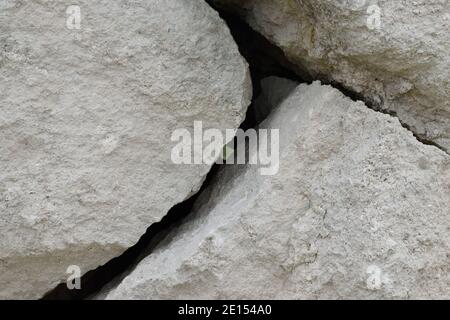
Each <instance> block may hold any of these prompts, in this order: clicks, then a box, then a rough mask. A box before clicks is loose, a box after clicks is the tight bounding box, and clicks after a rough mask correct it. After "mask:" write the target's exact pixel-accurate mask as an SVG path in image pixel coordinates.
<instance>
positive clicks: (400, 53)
mask: <svg viewBox="0 0 450 320" xmlns="http://www.w3.org/2000/svg"><path fill="white" fill-rule="evenodd" d="M212 2H213V3H216V4H218V5H220V6H224V7H226V8H228V9H230V8H231V10H234V11H236V12H238V13H239V14H240V15H241V16H242V17H243V18H244V19H245V20H246V21H247V22H248V23H249V24H250V25H251V26H252V28H254V29H255V30H256V31H258V32H260V33H262V34H263V35H264V36H265V37H267V38H268V39H269V40H270V41H272V42H273V43H274V44H276V45H278V46H279V47H280V48H281V49H283V51H284V52H285V54H286V56H287V58H288V59H289V60H291V62H293V63H295V64H296V65H297V66H298V68H299V72H305V71H306V72H307V73H309V74H310V75H311V76H312V77H313V78H315V79H322V80H324V81H327V82H335V83H339V84H340V85H343V86H344V87H346V88H348V89H350V90H352V91H353V92H355V93H357V94H359V95H361V96H363V97H364V98H365V100H366V101H370V102H371V103H373V104H374V105H375V106H376V107H378V108H381V109H385V110H386V111H388V112H390V113H395V114H396V115H397V116H398V117H399V119H400V120H401V121H402V122H403V123H404V124H406V125H407V126H409V127H410V128H411V129H412V130H413V131H414V132H415V133H416V134H417V135H418V136H420V137H421V138H423V139H425V140H430V141H433V142H434V143H436V144H438V145H439V146H440V147H441V148H443V149H444V150H446V151H447V152H448V151H449V150H450V82H449V74H450V33H449V32H448V30H450V2H449V1H448V0H432V1H430V0H418V1H391V0H350V1H349V0H345V1H344V0H242V1H241V0H212ZM378 14H379V15H378ZM377 17H380V19H379V20H378V18H377ZM377 21H379V22H380V24H379V28H378V24H377Z"/></svg>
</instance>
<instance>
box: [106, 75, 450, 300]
mask: <svg viewBox="0 0 450 320" xmlns="http://www.w3.org/2000/svg"><path fill="white" fill-rule="evenodd" d="M261 127H262V128H273V129H280V171H279V173H278V174H277V175H274V176H261V175H260V172H259V167H258V166H225V168H223V169H222V170H221V172H220V173H219V174H218V176H217V177H216V178H215V180H214V181H213V182H212V185H211V186H210V187H209V188H208V189H207V190H206V191H205V192H204V193H203V194H202V195H201V196H200V198H199V200H198V201H197V203H196V204H195V206H194V212H193V215H192V216H190V217H189V218H188V219H187V221H185V222H184V223H182V224H181V226H180V227H179V228H178V229H175V230H173V231H172V232H171V234H170V235H169V236H168V237H167V238H166V239H165V240H164V242H163V243H161V244H160V245H159V246H158V248H157V249H156V250H155V252H154V253H152V254H151V255H150V256H148V257H147V258H145V259H144V260H143V261H141V263H140V264H139V265H138V266H137V267H136V268H135V270H133V271H132V272H131V273H130V274H129V275H128V276H127V277H126V278H125V279H124V280H123V281H122V282H121V283H120V285H118V286H117V287H116V288H114V289H113V290H111V291H110V292H109V294H108V295H107V299H317V298H321V299H350V298H351V299H391V298H395V299H416V298H435V299H448V298H450V294H449V290H448V288H449V287H450V258H449V252H450V238H449V237H448V232H449V228H450V212H449V208H450V192H449V191H450V157H449V156H448V155H447V154H446V153H445V152H443V151H441V150H439V149H438V148H436V147H433V146H427V145H423V144H421V143H420V142H418V141H417V140H416V139H415V138H414V137H413V135H412V134H411V133H410V132H409V131H407V130H406V129H404V128H403V127H402V126H401V125H400V123H399V122H398V120H397V119H396V118H393V117H391V116H388V115H385V114H381V113H377V112H375V111H372V110H370V109H368V108H367V107H366V106H365V105H364V104H363V103H362V102H353V101H351V100H350V99H349V98H347V97H344V96H343V95H342V94H341V93H340V92H339V91H337V90H335V89H332V88H331V87H329V86H321V85H320V84H319V83H317V82H316V83H313V84H312V85H305V84H302V85H300V86H299V87H298V88H297V89H296V90H295V91H294V92H293V93H292V94H291V95H290V96H289V97H288V98H287V99H286V100H284V102H283V103H282V104H281V106H279V107H278V108H276V109H275V111H274V112H273V113H272V114H271V115H270V116H269V118H268V119H267V120H266V121H265V122H263V124H262V125H261Z"/></svg>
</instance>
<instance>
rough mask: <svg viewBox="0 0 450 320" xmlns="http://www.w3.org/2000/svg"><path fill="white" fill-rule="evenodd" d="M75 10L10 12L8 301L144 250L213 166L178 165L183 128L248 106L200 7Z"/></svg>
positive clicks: (141, 4)
mask: <svg viewBox="0 0 450 320" xmlns="http://www.w3.org/2000/svg"><path fill="white" fill-rule="evenodd" d="M76 3H77V6H75V7H74V6H72V5H73V3H72V2H71V1H15V0H12V1H2V2H1V4H0V141H1V144H0V299H5V298H25V299H30V298H39V297H42V295H44V294H45V293H46V292H47V291H49V290H50V289H52V288H53V287H55V286H56V285H57V284H58V283H60V282H61V281H65V280H66V279H67V278H69V276H71V275H73V274H66V271H67V269H68V267H69V266H71V265H75V266H78V267H79V268H80V269H81V270H80V271H81V274H83V273H85V272H87V271H89V270H90V269H94V268H96V267H97V266H99V265H101V264H103V263H105V262H107V261H109V260H110V259H112V258H113V257H115V256H117V255H119V254H121V253H122V252H123V251H124V250H125V249H126V248H128V247H130V246H132V245H134V244H135V243H136V242H137V240H138V239H139V237H140V236H141V235H142V234H144V232H145V231H146V229H147V227H149V226H150V225H151V224H153V223H155V222H157V221H159V220H160V219H161V218H162V217H163V216H164V215H165V214H166V213H167V211H168V210H169V209H170V208H171V207H172V206H174V205H175V204H177V203H179V202H181V201H183V200H184V199H186V198H187V197H189V196H190V195H192V194H193V193H195V192H196V191H197V190H198V189H199V187H200V185H201V184H202V181H203V180H204V178H205V175H206V174H207V172H208V171H209V169H210V166H209V165H206V164H205V165H184V166H180V165H175V164H174V163H173V162H172V161H171V148H172V147H173V142H171V134H172V132H173V130H174V129H176V128H186V129H188V130H190V129H191V128H192V127H193V121H194V120H198V121H203V126H204V127H211V128H217V129H225V128H237V127H238V126H239V124H240V123H241V122H242V120H243V118H244V115H245V112H246V108H247V106H248V104H249V99H250V96H251V85H250V79H249V75H248V67H247V64H246V62H245V61H244V59H243V58H242V57H241V56H240V54H239V52H238V49H237V46H236V44H235V43H234V41H233V39H232V37H231V35H230V33H229V30H228V28H227V26H226V25H225V23H224V22H223V21H222V20H221V19H220V18H219V15H218V14H217V13H216V12H215V11H214V10H212V9H211V8H210V7H209V6H208V5H207V4H206V3H205V2H204V1H201V0H152V1H144V0H137V1H132V2H129V1H106V0H103V1H87V0H80V1H77V2H76ZM70 270H73V268H72V269H70Z"/></svg>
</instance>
